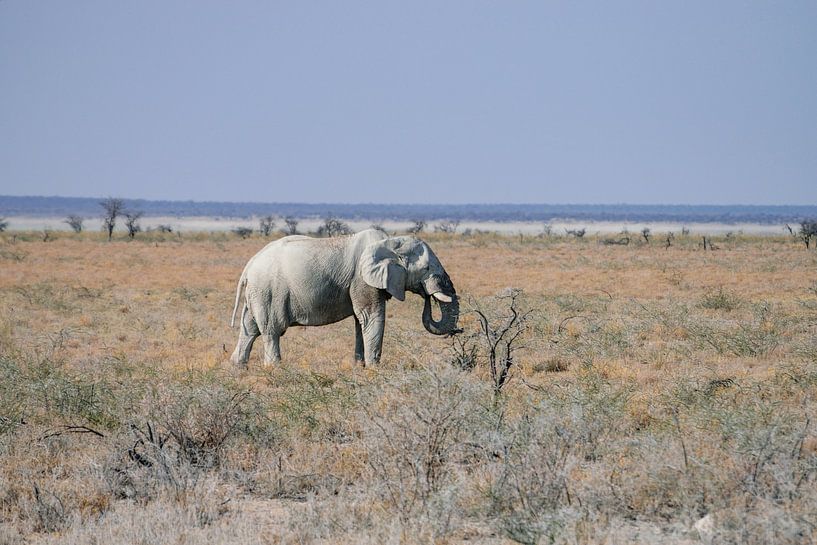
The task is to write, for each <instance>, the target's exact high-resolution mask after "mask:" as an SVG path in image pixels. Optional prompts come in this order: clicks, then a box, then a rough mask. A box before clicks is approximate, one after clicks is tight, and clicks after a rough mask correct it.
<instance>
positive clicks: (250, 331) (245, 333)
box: [230, 305, 261, 366]
mask: <svg viewBox="0 0 817 545" xmlns="http://www.w3.org/2000/svg"><path fill="white" fill-rule="evenodd" d="M238 329H239V333H238V344H236V346H235V350H234V351H233V355H232V356H230V361H231V362H233V363H234V364H236V365H241V366H246V365H247V361H248V360H249V359H250V352H251V351H252V345H253V343H254V342H255V339H257V338H258V336H259V335H260V334H261V332H260V331H259V330H258V324H256V323H255V320H254V319H253V317H252V316H251V315H250V312H249V309H248V308H247V305H244V309H243V310H242V311H241V323H240V324H239V326H238Z"/></svg>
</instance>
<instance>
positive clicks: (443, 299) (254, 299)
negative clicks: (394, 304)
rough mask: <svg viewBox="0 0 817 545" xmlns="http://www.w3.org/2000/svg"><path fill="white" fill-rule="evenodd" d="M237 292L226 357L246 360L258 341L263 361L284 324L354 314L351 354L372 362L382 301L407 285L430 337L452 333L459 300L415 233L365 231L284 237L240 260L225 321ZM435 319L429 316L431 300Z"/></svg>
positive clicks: (274, 354) (276, 347)
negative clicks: (234, 333) (233, 338)
mask: <svg viewBox="0 0 817 545" xmlns="http://www.w3.org/2000/svg"><path fill="white" fill-rule="evenodd" d="M242 291H243V293H244V308H243V310H242V312H241V324H240V332H239V335H238V344H237V345H236V347H235V351H234V352H233V355H232V357H231V358H230V359H231V361H232V362H233V363H235V364H237V365H242V366H243V365H246V364H247V360H248V359H249V356H250V350H252V345H253V342H254V341H255V339H256V338H258V337H259V336H260V337H261V338H262V339H263V341H264V364H268V363H270V362H275V361H280V359H281V350H280V338H281V336H283V334H284V332H286V330H287V328H288V327H289V326H292V325H303V326H317V325H326V324H331V323H334V322H337V321H340V320H343V319H344V318H348V317H349V316H354V318H355V359H356V360H357V361H364V362H365V363H367V364H372V363H377V362H378V361H379V360H380V351H381V348H382V346H383V329H384V326H385V323H386V301H387V300H389V299H390V298H391V297H394V298H395V299H397V300H399V301H403V300H404V299H405V292H406V291H410V292H413V293H416V294H418V295H421V296H423V297H424V298H425V305H424V306H423V325H424V326H425V328H426V329H427V330H428V331H429V333H433V334H434V335H446V334H453V333H456V332H458V331H459V330H458V329H457V319H458V318H459V302H458V299H457V292H456V291H455V290H454V285H453V284H452V283H451V279H450V278H449V277H448V274H447V273H446V272H445V269H444V268H443V266H442V264H441V263H440V260H439V259H437V256H436V255H434V252H432V251H431V248H430V247H429V246H428V244H426V243H425V242H423V241H422V240H419V239H417V238H415V237H389V236H388V235H387V234H386V233H384V232H382V231H379V230H376V229H369V230H366V231H362V232H360V233H357V234H356V235H352V236H348V237H338V238H323V239H320V238H311V237H306V236H301V235H294V236H288V237H284V238H282V239H279V240H276V241H274V242H271V243H269V244H268V245H267V246H265V247H264V248H263V249H262V250H261V251H260V252H258V253H257V254H255V256H253V257H252V258H251V259H250V260H249V262H247V265H246V266H245V267H244V272H242V273H241V278H240V279H239V281H238V287H237V288H236V294H235V305H234V307H233V317H232V320H231V322H230V326H231V327H232V326H233V325H235V317H236V311H237V310H238V305H239V302H240V300H241V294H242ZM432 298H433V299H435V300H436V302H437V304H439V306H440V310H441V318H440V320H439V321H436V320H434V319H433V318H432V316H431V299H432Z"/></svg>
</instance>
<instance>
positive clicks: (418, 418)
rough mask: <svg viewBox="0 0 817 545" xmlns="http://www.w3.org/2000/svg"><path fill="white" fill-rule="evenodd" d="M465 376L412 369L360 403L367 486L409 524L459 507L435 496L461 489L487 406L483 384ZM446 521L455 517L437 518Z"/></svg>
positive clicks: (453, 502)
mask: <svg viewBox="0 0 817 545" xmlns="http://www.w3.org/2000/svg"><path fill="white" fill-rule="evenodd" d="M463 378H464V377H463V375H462V374H461V373H459V372H457V371H455V370H453V369H450V368H448V369H446V368H439V369H436V370H435V369H429V370H426V371H420V372H415V373H411V374H409V375H408V376H406V377H405V378H402V379H399V380H396V381H393V382H391V383H389V384H385V385H384V386H383V388H381V389H379V390H378V391H376V392H371V393H370V394H368V395H373V396H374V399H371V400H369V399H368V395H367V399H366V400H365V401H364V402H363V403H362V404H361V405H360V406H361V409H362V410H363V412H364V414H365V418H363V419H361V426H362V428H363V434H364V435H363V442H364V443H363V444H364V448H365V449H366V463H367V465H368V467H369V471H370V476H369V478H370V479H371V482H370V484H369V489H370V491H371V492H372V493H374V494H375V495H376V496H377V497H379V498H380V501H383V502H386V505H388V506H389V508H390V510H393V512H395V513H396V514H397V517H398V518H399V521H400V523H401V525H403V526H407V525H410V524H411V523H412V522H413V521H414V520H415V519H416V518H417V517H418V516H423V515H425V516H428V515H429V514H430V513H433V512H434V511H437V513H439V511H438V510H439V509H441V508H442V509H449V510H450V509H453V508H454V507H455V503H456V502H455V501H450V499H449V500H448V501H445V502H443V503H442V504H440V503H438V502H436V501H435V499H436V498H438V497H439V496H440V495H441V494H442V495H443V496H446V495H448V494H451V493H455V489H456V487H455V486H454V484H455V479H456V472H457V468H458V467H459V465H460V464H462V463H465V461H466V460H468V459H470V457H471V452H472V449H473V448H474V447H473V446H472V445H471V443H472V440H473V435H472V434H474V433H475V429H476V427H475V426H476V424H475V423H476V421H477V420H478V418H479V415H480V413H481V411H482V409H481V408H480V407H479V406H478V405H476V401H477V400H478V399H479V398H480V396H479V394H478V393H477V392H476V391H475V390H478V389H479V388H478V386H477V385H476V384H474V383H473V382H472V381H467V380H463ZM452 487H453V488H452ZM435 518H436V517H435ZM448 519H450V514H449V515H447V516H442V517H439V518H438V522H437V523H438V524H441V525H446V524H447V520H448ZM441 531H443V532H444V529H441Z"/></svg>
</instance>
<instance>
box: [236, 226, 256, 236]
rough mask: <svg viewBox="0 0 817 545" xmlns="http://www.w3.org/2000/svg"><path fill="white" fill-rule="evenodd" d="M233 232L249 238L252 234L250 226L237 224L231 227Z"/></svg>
mask: <svg viewBox="0 0 817 545" xmlns="http://www.w3.org/2000/svg"><path fill="white" fill-rule="evenodd" d="M233 233H235V234H236V235H238V236H240V237H241V238H249V237H251V236H252V228H251V227H244V226H239V227H236V228H235V229H233Z"/></svg>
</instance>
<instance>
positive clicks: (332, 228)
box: [318, 216, 352, 238]
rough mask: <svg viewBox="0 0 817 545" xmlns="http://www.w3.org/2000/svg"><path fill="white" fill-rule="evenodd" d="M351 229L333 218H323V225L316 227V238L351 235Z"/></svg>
mask: <svg viewBox="0 0 817 545" xmlns="http://www.w3.org/2000/svg"><path fill="white" fill-rule="evenodd" d="M351 234H352V229H351V227H349V224H347V223H346V222H344V221H341V220H339V219H338V218H335V217H333V216H328V217H326V218H324V220H323V225H321V226H320V227H318V236H321V237H329V238H331V237H338V236H341V235H351Z"/></svg>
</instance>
